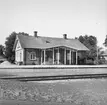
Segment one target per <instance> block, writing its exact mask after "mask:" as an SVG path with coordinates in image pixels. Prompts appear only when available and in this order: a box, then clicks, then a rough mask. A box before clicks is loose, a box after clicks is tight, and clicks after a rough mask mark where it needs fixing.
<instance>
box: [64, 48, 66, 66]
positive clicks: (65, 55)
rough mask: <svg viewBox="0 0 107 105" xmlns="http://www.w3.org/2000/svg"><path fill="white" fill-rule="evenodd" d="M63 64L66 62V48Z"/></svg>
mask: <svg viewBox="0 0 107 105" xmlns="http://www.w3.org/2000/svg"><path fill="white" fill-rule="evenodd" d="M64 64H66V48H65V49H64Z"/></svg>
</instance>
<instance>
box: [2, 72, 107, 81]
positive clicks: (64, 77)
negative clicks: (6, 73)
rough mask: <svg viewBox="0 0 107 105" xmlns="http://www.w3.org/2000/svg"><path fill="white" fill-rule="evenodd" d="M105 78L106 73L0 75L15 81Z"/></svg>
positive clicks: (106, 76)
mask: <svg viewBox="0 0 107 105" xmlns="http://www.w3.org/2000/svg"><path fill="white" fill-rule="evenodd" d="M91 78H95V79H97V78H107V74H105V73H104V74H81V75H57V76H31V77H1V78H0V79H4V80H17V81H24V82H25V81H46V80H67V79H91Z"/></svg>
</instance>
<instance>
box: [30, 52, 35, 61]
mask: <svg viewBox="0 0 107 105" xmlns="http://www.w3.org/2000/svg"><path fill="white" fill-rule="evenodd" d="M30 60H36V53H35V52H30Z"/></svg>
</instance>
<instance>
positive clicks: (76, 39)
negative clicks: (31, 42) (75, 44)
mask: <svg viewBox="0 0 107 105" xmlns="http://www.w3.org/2000/svg"><path fill="white" fill-rule="evenodd" d="M18 35H22V34H18ZM23 36H26V35H23ZM26 37H33V38H36V37H35V36H32V35H29V36H26ZM38 37H39V38H53V39H64V38H62V37H53V36H52V37H50V36H37V38H38ZM65 40H78V39H74V38H67V39H65Z"/></svg>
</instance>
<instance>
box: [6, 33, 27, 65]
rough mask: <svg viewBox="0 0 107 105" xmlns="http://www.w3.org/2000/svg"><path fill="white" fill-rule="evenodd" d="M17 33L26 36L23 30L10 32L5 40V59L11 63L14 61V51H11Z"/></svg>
mask: <svg viewBox="0 0 107 105" xmlns="http://www.w3.org/2000/svg"><path fill="white" fill-rule="evenodd" d="M18 34H21V35H26V36H28V34H27V33H24V32H19V33H16V32H12V33H11V34H10V35H9V36H8V37H7V38H6V41H5V55H6V58H7V60H8V61H9V62H11V63H14V61H15V51H13V46H14V43H15V39H16V35H18Z"/></svg>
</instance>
